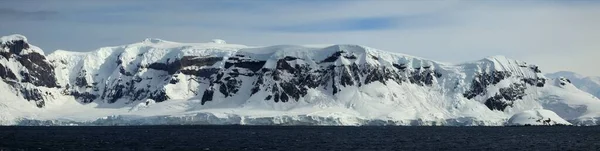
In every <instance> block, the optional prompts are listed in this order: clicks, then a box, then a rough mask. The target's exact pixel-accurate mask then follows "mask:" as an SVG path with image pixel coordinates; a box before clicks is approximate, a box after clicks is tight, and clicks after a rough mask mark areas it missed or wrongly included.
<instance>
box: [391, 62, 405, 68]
mask: <svg viewBox="0 0 600 151" xmlns="http://www.w3.org/2000/svg"><path fill="white" fill-rule="evenodd" d="M392 65H393V66H394V67H396V68H397V69H400V70H404V69H406V65H405V64H395V63H394V64H392Z"/></svg>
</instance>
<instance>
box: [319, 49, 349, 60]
mask: <svg viewBox="0 0 600 151" xmlns="http://www.w3.org/2000/svg"><path fill="white" fill-rule="evenodd" d="M342 53H344V51H337V52H335V53H333V54H332V55H331V56H329V57H327V58H325V59H323V61H321V62H320V63H325V62H334V61H336V60H337V59H338V58H340V56H342Z"/></svg>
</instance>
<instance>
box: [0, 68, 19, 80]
mask: <svg viewBox="0 0 600 151" xmlns="http://www.w3.org/2000/svg"><path fill="white" fill-rule="evenodd" d="M0 77H1V78H2V79H5V80H6V79H11V80H16V79H17V76H16V75H15V74H14V73H13V72H12V71H11V70H10V69H8V68H6V67H4V66H3V65H2V64H0Z"/></svg>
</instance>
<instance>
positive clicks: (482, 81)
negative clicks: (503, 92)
mask: <svg viewBox="0 0 600 151" xmlns="http://www.w3.org/2000/svg"><path fill="white" fill-rule="evenodd" d="M510 75H511V73H510V72H508V71H492V72H490V73H487V72H484V73H480V74H477V75H475V77H474V78H473V82H472V83H471V89H469V90H468V91H467V92H465V93H464V94H463V96H464V97H466V98H467V99H472V98H474V97H475V96H477V95H483V94H486V93H487V91H486V89H487V87H488V86H489V85H495V84H498V82H500V81H502V80H504V79H505V78H508V77H509V76H510Z"/></svg>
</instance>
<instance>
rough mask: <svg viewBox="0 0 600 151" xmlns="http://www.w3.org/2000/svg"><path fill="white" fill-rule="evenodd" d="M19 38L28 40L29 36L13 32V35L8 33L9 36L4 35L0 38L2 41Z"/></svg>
mask: <svg viewBox="0 0 600 151" xmlns="http://www.w3.org/2000/svg"><path fill="white" fill-rule="evenodd" d="M17 40H23V41H25V42H27V37H25V36H23V35H20V34H13V35H8V36H2V38H0V41H2V42H7V41H17Z"/></svg>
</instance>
